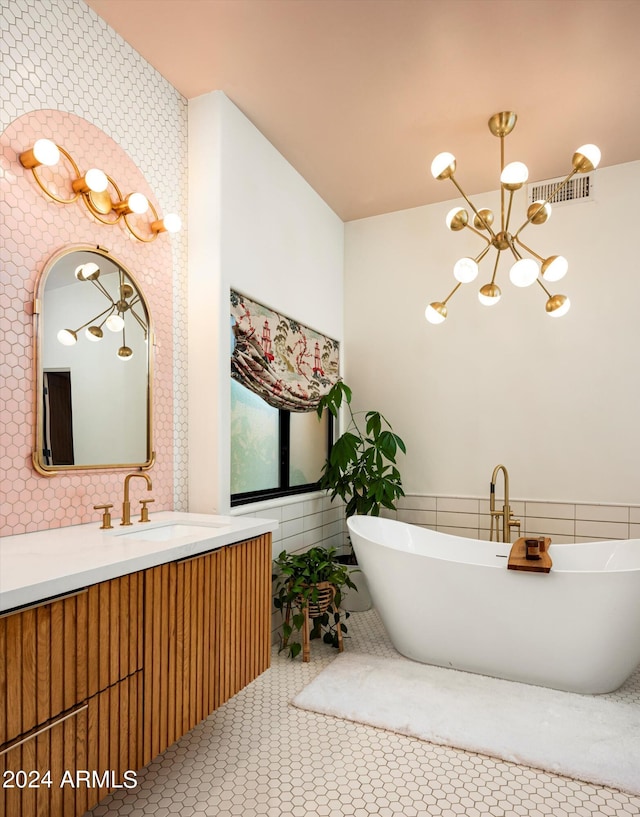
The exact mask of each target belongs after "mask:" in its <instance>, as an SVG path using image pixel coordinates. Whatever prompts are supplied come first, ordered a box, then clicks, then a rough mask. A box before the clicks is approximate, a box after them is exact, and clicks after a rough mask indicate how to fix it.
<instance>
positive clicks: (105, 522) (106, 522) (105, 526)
mask: <svg viewBox="0 0 640 817" xmlns="http://www.w3.org/2000/svg"><path fill="white" fill-rule="evenodd" d="M110 508H113V505H112V504H109V505H94V506H93V510H94V511H102V512H103V513H102V525H100V530H110V529H111V528H112V527H113V525H112V524H111V514H110V513H109V509H110Z"/></svg>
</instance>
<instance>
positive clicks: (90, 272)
mask: <svg viewBox="0 0 640 817" xmlns="http://www.w3.org/2000/svg"><path fill="white" fill-rule="evenodd" d="M74 275H75V276H76V278H77V279H78V281H95V280H96V278H98V277H99V275H100V267H99V266H98V265H97V264H94V263H93V261H89V262H88V263H86V264H80V266H79V267H76V268H75V270H74Z"/></svg>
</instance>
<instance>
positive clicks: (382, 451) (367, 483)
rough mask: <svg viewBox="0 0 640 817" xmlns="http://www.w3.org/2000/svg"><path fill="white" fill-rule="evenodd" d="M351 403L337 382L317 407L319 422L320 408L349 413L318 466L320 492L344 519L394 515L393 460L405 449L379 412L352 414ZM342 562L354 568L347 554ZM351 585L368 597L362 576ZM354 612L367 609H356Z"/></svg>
mask: <svg viewBox="0 0 640 817" xmlns="http://www.w3.org/2000/svg"><path fill="white" fill-rule="evenodd" d="M351 398H352V392H351V389H350V388H349V386H347V385H346V383H344V382H343V381H341V380H339V381H338V382H337V383H335V385H334V386H332V388H331V390H330V391H329V392H328V393H327V394H326V395H325V396H324V397H322V398H321V400H320V403H319V404H318V409H317V412H318V416H319V417H320V416H322V412H323V411H324V409H327V410H328V411H330V412H331V414H332V415H333V416H334V417H337V416H338V413H339V411H340V407H341V406H342V405H343V403H344V405H345V406H346V408H347V410H348V413H349V420H348V423H347V426H346V428H345V430H344V432H343V433H342V434H341V435H340V436H339V437H338V438H337V439H336V441H335V442H334V443H333V446H332V448H331V453H330V454H329V457H328V459H327V461H326V462H325V464H324V466H323V469H322V475H321V477H320V488H323V489H325V490H330V491H331V499H332V500H333V499H335V498H336V497H340V499H342V501H343V502H344V503H345V517H346V518H347V519H348V518H349V517H350V516H353V514H356V513H357V514H370V515H371V516H379V515H380V511H381V510H382V509H383V508H388V509H389V510H395V509H396V502H397V500H398V499H399V498H400V497H401V496H404V490H403V488H402V477H401V476H400V471H399V470H398V467H397V463H396V457H397V454H398V451H401V452H402V453H403V454H406V452H407V450H406V446H405V444H404V441H403V440H402V438H401V437H399V436H398V435H397V434H395V433H394V431H393V428H392V427H391V424H390V423H389V421H388V420H387V419H386V418H385V417H384V416H383V415H382V414H381V413H380V412H379V411H366V412H365V411H361V412H354V411H353V410H352V408H351ZM346 561H347V563H348V564H357V561H356V558H355V554H354V553H353V550H351V552H350V554H348V556H347V557H346ZM357 584H358V588H359V590H360V591H361V595H362V596H363V597H364V596H365V595H368V590H367V589H366V585H365V584H364V576H359V577H358V578H357ZM363 585H364V586H363ZM363 591H364V592H363ZM369 606H370V602H369ZM351 609H353V610H355V609H356V607H352V608H351ZM357 609H367V607H361V606H360V605H358V608H357Z"/></svg>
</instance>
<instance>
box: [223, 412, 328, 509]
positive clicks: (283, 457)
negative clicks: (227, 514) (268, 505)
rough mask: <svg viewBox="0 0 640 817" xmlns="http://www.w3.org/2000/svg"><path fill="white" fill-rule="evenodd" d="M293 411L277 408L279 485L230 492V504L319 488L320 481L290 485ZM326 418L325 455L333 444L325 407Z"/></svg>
mask: <svg viewBox="0 0 640 817" xmlns="http://www.w3.org/2000/svg"><path fill="white" fill-rule="evenodd" d="M293 413H294V412H291V411H287V410H286V409H278V435H279V441H280V465H279V469H278V476H279V481H280V485H279V487H277V488H261V489H260V490H258V491H243V492H241V493H237V494H231V498H230V505H231V507H232V508H237V507H238V506H239V505H249V504H250V503H252V502H264V501H265V500H268V499H280V498H282V497H287V496H296V495H297V494H308V493H311V492H313V491H318V490H320V482H319V481H317V482H308V483H306V484H305V485H293V486H292V485H290V479H291V474H290V458H289V452H290V448H291V432H290V429H291V415H292V414H293ZM325 416H326V418H327V440H326V442H327V449H326V453H327V457H328V456H329V454H330V453H331V447H332V445H333V414H331V412H330V411H327V410H326V409H325Z"/></svg>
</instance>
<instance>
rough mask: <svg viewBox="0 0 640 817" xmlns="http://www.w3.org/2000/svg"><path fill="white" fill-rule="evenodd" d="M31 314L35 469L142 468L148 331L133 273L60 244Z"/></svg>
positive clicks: (91, 249)
mask: <svg viewBox="0 0 640 817" xmlns="http://www.w3.org/2000/svg"><path fill="white" fill-rule="evenodd" d="M33 311H34V337H35V344H36V348H35V377H36V412H35V416H36V425H35V447H34V452H33V464H34V467H35V469H36V470H37V471H38V472H39V473H41V474H45V475H47V476H51V475H53V474H56V473H60V472H65V471H71V470H84V469H87V468H101V469H104V468H150V467H151V466H152V465H153V462H154V459H155V454H154V451H153V441H152V411H151V407H152V376H153V370H152V357H153V356H152V349H153V329H152V323H151V313H150V310H149V304H148V303H147V300H146V298H145V296H144V293H143V292H142V289H141V287H140V285H139V284H138V283H137V281H136V280H135V278H134V276H133V275H132V273H131V272H130V271H129V270H128V269H127V268H126V267H125V265H124V264H122V263H121V262H120V261H119V260H118V259H116V258H114V257H113V256H111V255H110V254H109V252H108V251H107V250H104V249H102V248H100V247H95V246H86V245H77V246H72V247H67V248H65V249H64V250H61V251H60V252H58V253H56V254H55V255H54V256H53V257H52V258H50V259H49V261H48V262H47V264H46V266H45V268H44V269H43V270H42V273H41V274H40V276H39V278H38V282H37V285H36V294H35V301H34V310H33Z"/></svg>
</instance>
